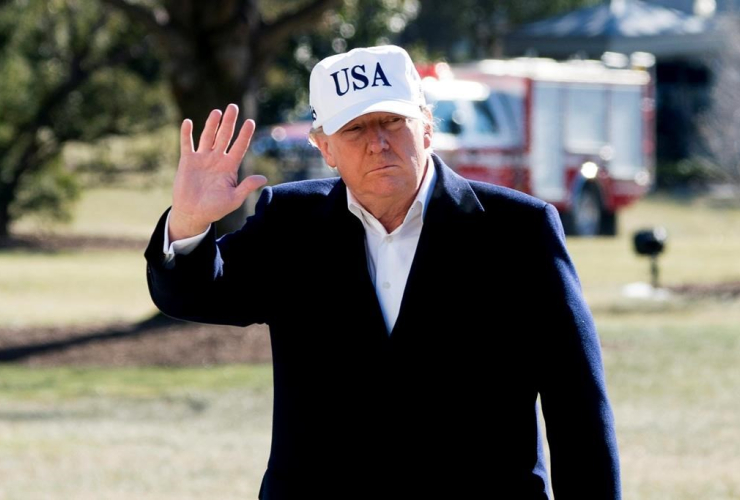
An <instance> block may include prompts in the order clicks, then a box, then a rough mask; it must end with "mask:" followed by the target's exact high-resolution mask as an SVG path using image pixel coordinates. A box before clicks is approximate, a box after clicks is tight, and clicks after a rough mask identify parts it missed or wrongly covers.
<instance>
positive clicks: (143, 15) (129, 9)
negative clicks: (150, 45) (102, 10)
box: [102, 0, 167, 35]
mask: <svg viewBox="0 0 740 500" xmlns="http://www.w3.org/2000/svg"><path fill="white" fill-rule="evenodd" d="M102 1H103V2H104V3H107V4H108V5H110V6H112V7H114V8H116V9H118V10H120V11H121V12H123V13H125V14H126V15H127V16H128V17H129V19H131V20H132V21H135V22H139V23H141V24H143V25H144V26H145V27H146V28H147V30H149V31H151V32H152V33H154V34H156V35H166V34H167V29H166V28H167V27H166V25H163V24H160V22H159V21H157V17H156V16H155V15H154V12H153V11H152V10H151V9H147V8H146V7H142V6H141V5H135V4H132V3H129V2H127V1H126V0H102Z"/></svg>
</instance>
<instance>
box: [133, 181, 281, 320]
mask: <svg viewBox="0 0 740 500" xmlns="http://www.w3.org/2000/svg"><path fill="white" fill-rule="evenodd" d="M271 200H272V190H271V188H269V187H267V188H265V189H264V190H263V191H262V195H261V196H260V198H259V201H258V202H257V207H256V210H255V214H254V215H253V216H251V217H249V218H248V219H247V221H246V223H245V224H244V226H243V227H242V228H241V229H240V230H238V231H236V232H234V233H230V234H227V235H225V236H223V237H221V238H220V239H216V233H215V228H214V225H213V224H212V225H211V229H210V231H209V233H208V235H207V236H206V238H205V239H204V240H203V241H202V242H201V243H200V244H199V245H198V246H197V247H196V248H195V249H194V250H193V251H192V252H191V253H189V254H188V255H176V256H175V265H174V267H172V268H171V269H168V268H167V267H166V266H165V263H164V253H163V252H162V246H163V240H164V227H165V221H166V219H167V212H165V213H164V215H162V217H161V218H160V220H159V223H158V224H157V227H156V229H155V230H154V233H153V234H152V237H151V239H150V241H149V245H148V247H147V249H146V252H145V254H144V256H145V257H146V261H147V283H148V286H149V293H150V295H151V297H152V300H153V301H154V303H155V304H156V306H157V307H158V308H159V309H160V310H161V311H162V312H163V313H165V314H166V315H168V316H171V317H173V318H178V319H184V320H188V321H195V322H199V323H214V324H223V325H237V326H246V325H250V324H252V323H268V322H269V321H268V317H269V310H268V306H269V304H270V300H269V296H270V285H269V282H268V280H267V274H268V269H269V268H270V263H269V256H270V254H271V252H270V249H269V248H270V240H271V238H270V232H269V227H268V224H267V219H268V218H269V215H268V214H267V212H269V207H270V202H271Z"/></svg>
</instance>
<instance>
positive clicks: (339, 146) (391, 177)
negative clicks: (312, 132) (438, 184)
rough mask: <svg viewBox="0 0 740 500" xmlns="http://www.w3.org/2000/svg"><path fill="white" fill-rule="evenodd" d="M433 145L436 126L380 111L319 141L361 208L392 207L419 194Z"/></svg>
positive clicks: (366, 115)
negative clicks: (385, 205)
mask: <svg viewBox="0 0 740 500" xmlns="http://www.w3.org/2000/svg"><path fill="white" fill-rule="evenodd" d="M431 140H432V130H431V126H430V125H426V124H424V123H423V122H422V121H421V120H415V119H411V118H406V117H405V116H402V115H397V114H394V113H386V112H376V113H368V114H365V115H362V116H359V117H357V118H355V119H354V120H352V121H350V122H349V123H347V124H346V125H345V126H344V127H342V128H341V129H339V130H338V131H337V132H336V133H334V134H332V135H324V134H319V135H318V136H317V141H316V142H317V145H318V146H319V149H320V150H321V153H322V154H323V156H324V159H325V160H326V163H327V164H328V165H329V166H331V167H335V168H336V169H337V170H339V175H340V176H341V177H342V180H344V183H345V184H346V185H347V187H348V188H349V190H350V191H351V192H352V194H353V195H354V196H355V197H356V198H357V199H358V200H359V201H360V202H361V203H363V204H370V203H388V204H393V203H394V202H398V201H403V200H406V199H408V198H412V197H413V196H414V195H415V194H416V191H417V190H418V188H419V185H420V184H421V179H422V177H423V175H424V168H425V166H426V162H427V158H428V149H429V147H430V146H431Z"/></svg>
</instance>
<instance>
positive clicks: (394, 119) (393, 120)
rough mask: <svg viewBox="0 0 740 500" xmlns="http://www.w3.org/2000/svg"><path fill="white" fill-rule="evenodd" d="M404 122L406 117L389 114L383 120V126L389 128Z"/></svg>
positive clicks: (395, 127) (392, 128) (397, 126)
mask: <svg viewBox="0 0 740 500" xmlns="http://www.w3.org/2000/svg"><path fill="white" fill-rule="evenodd" d="M404 123H406V119H405V118H404V117H403V116H389V117H388V118H386V119H385V120H383V126H384V127H386V128H388V129H391V130H396V129H398V128H400V127H401V125H403V124H404Z"/></svg>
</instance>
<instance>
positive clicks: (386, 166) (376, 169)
mask: <svg viewBox="0 0 740 500" xmlns="http://www.w3.org/2000/svg"><path fill="white" fill-rule="evenodd" d="M394 167H396V165H380V166H378V167H375V168H373V169H371V170H370V172H371V173H372V172H383V171H385V170H389V169H391V168H394Z"/></svg>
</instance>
